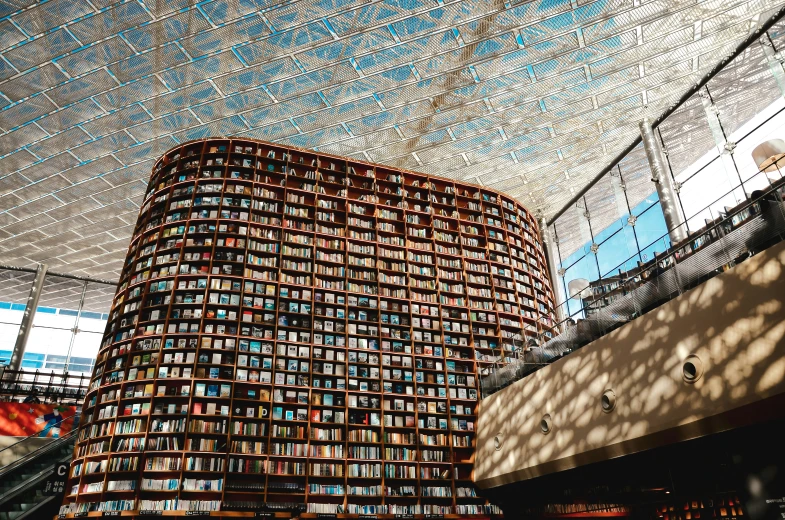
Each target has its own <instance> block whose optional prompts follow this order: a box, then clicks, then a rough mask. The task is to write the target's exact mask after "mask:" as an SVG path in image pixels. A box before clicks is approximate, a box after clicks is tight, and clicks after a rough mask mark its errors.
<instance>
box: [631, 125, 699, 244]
mask: <svg viewBox="0 0 785 520" xmlns="http://www.w3.org/2000/svg"><path fill="white" fill-rule="evenodd" d="M639 126H640V129H641V138H642V140H643V148H644V150H645V151H646V159H648V161H649V168H650V169H651V177H652V179H651V180H652V181H653V182H654V184H655V186H656V187H657V195H658V196H659V198H660V206H661V207H662V214H663V216H664V217H665V225H666V226H667V227H668V235H669V236H670V239H671V244H672V245H676V244H677V243H678V242H681V241H682V240H684V239H685V238H687V232H686V230H685V225H684V217H683V216H682V214H681V211H679V202H678V198H677V197H678V195H677V194H676V186H674V184H673V177H671V174H670V172H669V171H668V168H667V167H666V165H665V159H664V158H663V153H662V147H661V146H660V142H659V141H658V140H657V137H656V136H655V135H654V130H653V129H652V127H651V122H649V119H648V118H644V119H643V121H641V122H640V123H639Z"/></svg>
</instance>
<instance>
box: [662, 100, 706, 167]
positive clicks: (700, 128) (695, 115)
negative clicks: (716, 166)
mask: <svg viewBox="0 0 785 520" xmlns="http://www.w3.org/2000/svg"><path fill="white" fill-rule="evenodd" d="M657 128H658V130H659V132H660V135H661V136H662V141H663V143H665V148H666V150H667V153H668V162H669V163H670V167H671V171H672V172H673V176H674V177H675V178H676V180H677V181H679V182H681V181H683V180H684V179H685V178H686V177H689V176H690V174H691V173H692V172H694V171H696V170H698V169H700V167H701V165H704V164H707V163H708V162H710V161H711V160H713V159H714V158H715V157H717V156H718V151H717V145H716V143H715V142H714V137H713V136H712V134H711V129H710V128H709V122H708V120H707V119H706V111H705V109H704V108H703V103H702V102H701V99H700V96H698V95H694V96H692V97H691V98H690V99H689V100H687V102H686V103H684V104H683V105H682V106H680V107H679V108H678V109H676V111H675V112H674V113H673V114H671V116H670V117H668V118H667V119H666V120H665V121H663V122H662V123H661V124H660V125H659V126H658V127H657Z"/></svg>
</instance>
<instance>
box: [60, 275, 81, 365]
mask: <svg viewBox="0 0 785 520" xmlns="http://www.w3.org/2000/svg"><path fill="white" fill-rule="evenodd" d="M85 294H87V280H85V282H84V285H82V297H81V298H79V308H78V309H77V310H76V321H75V322H74V328H73V329H71V343H70V344H69V345H68V354H66V355H65V365H63V373H67V372H68V365H69V364H70V363H71V352H72V351H73V350H74V342H75V341H76V335H77V334H79V319H80V318H81V317H82V308H83V307H84V297H85Z"/></svg>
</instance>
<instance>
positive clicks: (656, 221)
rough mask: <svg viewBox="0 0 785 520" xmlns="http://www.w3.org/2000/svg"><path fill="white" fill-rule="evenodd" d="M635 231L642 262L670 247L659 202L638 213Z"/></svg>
mask: <svg viewBox="0 0 785 520" xmlns="http://www.w3.org/2000/svg"><path fill="white" fill-rule="evenodd" d="M635 233H636V234H637V235H638V244H640V247H641V261H642V262H647V261H649V260H651V259H652V258H654V253H661V252H663V251H666V250H667V249H668V248H669V247H670V245H671V241H670V238H669V237H668V228H667V226H666V225H665V217H664V216H663V214H662V208H661V207H660V203H659V202H657V203H655V204H653V205H651V206H649V207H648V208H647V209H646V210H645V211H644V212H643V213H641V214H640V215H638V219H637V221H636V222H635Z"/></svg>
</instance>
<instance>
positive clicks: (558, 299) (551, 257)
mask: <svg viewBox="0 0 785 520" xmlns="http://www.w3.org/2000/svg"><path fill="white" fill-rule="evenodd" d="M539 224H540V237H541V238H542V245H543V249H545V259H546V260H547V261H548V278H549V279H550V281H551V292H552V293H553V298H554V302H553V303H554V305H555V306H556V322H557V323H561V322H562V321H564V307H563V306H564V298H562V294H561V293H560V292H559V280H558V278H559V268H558V267H557V263H556V258H557V257H556V251H555V250H554V248H553V239H552V235H551V230H550V229H548V223H547V221H546V220H545V217H540V222H539Z"/></svg>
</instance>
